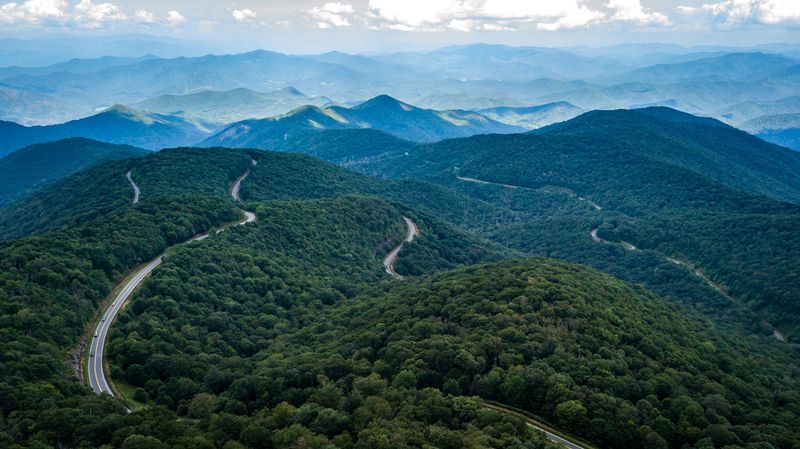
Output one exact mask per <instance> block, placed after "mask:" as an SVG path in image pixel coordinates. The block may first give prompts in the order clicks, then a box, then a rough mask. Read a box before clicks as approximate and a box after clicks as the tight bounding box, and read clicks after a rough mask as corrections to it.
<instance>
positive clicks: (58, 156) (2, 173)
mask: <svg viewBox="0 0 800 449" xmlns="http://www.w3.org/2000/svg"><path fill="white" fill-rule="evenodd" d="M147 153H149V152H148V151H147V150H143V149H141V148H136V147H131V146H127V145H112V144H107V143H103V142H97V141H94V140H89V139H82V138H74V139H66V140H61V141H56V142H50V143H43V144H37V145H32V146H30V147H26V148H23V149H20V150H17V151H15V152H13V153H11V154H9V155H7V156H5V157H3V158H0V207H2V206H4V205H6V204H8V203H9V202H11V201H13V200H14V199H17V198H19V197H21V196H23V195H25V194H26V193H29V192H33V191H35V190H37V189H39V188H41V187H42V186H44V185H47V183H49V182H53V181H57V180H59V179H61V178H64V177H66V176H69V175H71V174H73V173H76V172H78V171H81V170H83V169H86V168H88V167H91V166H93V165H96V164H98V163H100V162H103V161H107V160H119V159H126V158H130V157H137V156H143V155H145V154H147Z"/></svg>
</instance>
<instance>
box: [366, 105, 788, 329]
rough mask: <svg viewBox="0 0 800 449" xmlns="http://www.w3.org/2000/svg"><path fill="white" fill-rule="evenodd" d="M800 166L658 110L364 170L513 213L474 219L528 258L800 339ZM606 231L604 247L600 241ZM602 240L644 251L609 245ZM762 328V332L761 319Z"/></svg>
mask: <svg viewBox="0 0 800 449" xmlns="http://www.w3.org/2000/svg"><path fill="white" fill-rule="evenodd" d="M798 164H800V154H798V153H796V152H793V151H791V150H788V149H785V148H781V147H777V146H775V145H771V144H768V143H766V142H763V141H761V140H759V139H757V138H755V137H752V136H750V135H748V134H746V133H744V132H742V131H739V130H736V129H734V128H732V127H729V126H727V125H724V124H722V123H720V122H717V121H715V120H712V119H707V118H698V117H694V116H691V115H688V114H684V113H680V112H677V111H674V110H669V109H665V108H651V109H642V110H635V111H598V112H592V113H587V114H584V115H582V116H580V117H578V118H575V119H573V120H570V121H568V122H564V123H561V124H558V125H552V126H549V127H545V128H542V129H540V130H537V131H534V132H533V133H532V134H527V135H506V136H503V135H489V136H475V137H470V138H466V139H453V140H446V141H442V142H439V143H435V144H430V145H419V146H416V147H413V148H411V149H408V150H405V152H404V155H396V157H386V158H382V159H379V160H376V161H375V162H374V163H372V164H368V165H369V166H368V167H362V169H363V171H364V172H366V173H370V174H376V175H378V174H379V175H381V176H385V177H389V178H411V179H423V180H427V181H430V182H435V183H439V184H441V185H444V186H447V187H449V188H451V189H455V190H457V191H458V192H460V193H462V194H466V195H469V196H472V197H473V198H476V199H480V200H482V201H485V202H489V203H490V204H494V205H495V206H497V207H503V206H506V207H507V208H509V209H511V210H510V211H508V213H507V214H501V215H499V216H494V217H485V216H484V217H481V216H480V215H476V214H468V212H467V211H465V217H466V216H470V217H471V223H470V221H469V220H466V221H465V223H468V226H471V227H472V228H473V229H475V230H476V231H477V232H479V233H481V234H483V235H484V236H487V237H489V238H491V239H494V240H495V241H498V242H504V243H506V244H507V245H509V246H510V247H512V248H514V249H517V250H520V251H523V252H525V253H526V254H531V255H546V256H557V257H560V258H565V259H567V260H572V261H576V262H581V263H587V264H589V265H592V266H594V267H596V268H599V269H603V270H605V271H608V272H610V273H613V274H614V275H615V276H619V277H621V278H623V279H626V280H630V281H637V282H644V283H645V284H646V285H648V286H649V287H650V288H652V289H654V290H655V291H657V292H659V293H660V294H663V295H668V296H671V297H674V298H683V299H684V300H685V299H687V298H693V299H691V300H690V302H692V303H694V307H698V308H705V309H706V310H708V311H709V313H710V314H712V315H717V316H719V314H722V315H724V314H725V313H727V312H725V310H726V309H731V308H732V309H738V308H740V307H742V306H747V307H749V309H750V310H751V311H753V312H754V313H756V314H757V315H760V316H761V317H763V318H765V319H766V320H767V321H768V322H770V323H771V324H773V325H774V326H777V328H778V329H781V330H784V331H785V332H787V333H789V334H791V335H792V336H794V334H795V333H796V332H797V331H798V328H797V323H798V322H800V321H798V317H800V297H798V296H797V294H796V292H797V291H800V285H798V284H797V277H796V276H795V275H794V273H796V272H800V265H798V261H800V255H798V254H797V251H796V248H797V247H800V246H798V244H800V242H797V243H795V242H796V239H797V237H796V234H795V233H794V232H793V231H791V229H792V228H793V227H794V226H800V206H799V205H798V204H797V202H798V175H797V174H798V173H799V172H798V169H797V167H798ZM581 199H583V201H580V200H581ZM581 203H582V204H583V207H582V208H581V207H578V204H581ZM570 204H573V206H569V205H570ZM590 206H592V207H590ZM594 229H598V230H599V235H600V236H601V238H600V243H598V241H597V240H595V241H593V239H592V238H590V231H592V230H594ZM532 235H535V236H536V238H535V239H533V238H531V237H530V236H532ZM603 235H606V236H607V237H606V240H607V241H612V242H614V241H620V240H621V241H625V242H630V243H632V245H633V247H634V248H635V249H639V250H640V251H625V249H624V248H623V247H622V246H621V245H620V246H618V247H617V248H613V247H610V246H609V245H603V244H602V240H603V238H602V236H603ZM745 235H746V236H747V238H744V236H745ZM755 248H758V250H756V249H755ZM668 258H671V259H674V260H675V259H682V260H688V261H690V262H691V264H692V265H693V266H696V267H698V269H700V270H702V272H705V273H706V274H707V277H709V278H710V279H712V280H716V283H711V284H708V283H707V284H708V285H707V286H713V287H714V288H715V289H718V291H723V292H729V294H728V296H727V297H726V296H717V301H718V302H717V303H716V305H714V306H712V307H710V308H708V306H709V305H710V304H711V303H710V302H708V299H707V298H709V297H714V296H715V295H716V294H715V293H713V292H709V291H706V292H705V293H697V290H696V289H694V288H689V287H688V285H689V284H688V283H687V282H689V281H687V280H682V281H680V282H677V281H676V280H675V279H674V278H671V276H674V275H675V274H670V275H669V276H667V277H665V276H664V273H667V272H670V273H677V271H680V266H679V265H675V266H673V267H669V265H670V262H669V261H670V259H668ZM637 261H638V262H637ZM673 265H674V263H673ZM637 267H638V268H637ZM645 267H647V268H645ZM767 267H769V268H767ZM676 269H678V270H677V271H676ZM685 271H686V272H687V274H690V275H691V274H692V273H693V272H692V271H689V270H685ZM697 281H702V278H701V277H698V278H697ZM720 285H722V287H720ZM692 291H694V293H692ZM764 292H769V293H768V294H764ZM704 297H705V298H706V299H701V298H704ZM729 298H734V300H733V302H731V300H730V299H729ZM751 323H752V326H753V327H752V328H753V329H754V330H756V331H757V332H761V331H758V330H757V329H758V328H760V326H761V325H760V324H758V323H759V321H758V320H753V321H751ZM765 329H769V326H767V327H766V328H765ZM770 333H771V331H770ZM792 338H793V337H792Z"/></svg>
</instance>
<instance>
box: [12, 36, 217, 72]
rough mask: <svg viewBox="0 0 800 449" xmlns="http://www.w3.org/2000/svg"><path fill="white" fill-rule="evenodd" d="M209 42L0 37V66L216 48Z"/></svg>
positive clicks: (190, 52)
mask: <svg viewBox="0 0 800 449" xmlns="http://www.w3.org/2000/svg"><path fill="white" fill-rule="evenodd" d="M215 48H216V47H215V46H214V45H213V44H210V43H209V42H203V43H198V42H193V41H190V40H185V39H176V38H172V37H163V36H152V35H146V34H136V33H133V34H122V35H116V36H113V35H112V36H97V35H93V36H69V35H63V36H48V37H45V38H37V39H0V66H2V67H7V66H25V67H43V66H49V65H53V64H58V63H62V62H64V61H68V60H70V59H75V58H80V59H88V58H101V57H103V56H119V57H130V58H138V57H141V56H142V55H147V54H155V55H157V56H159V57H164V58H174V57H178V56H198V55H203V54H208V52H209V51H214V50H215Z"/></svg>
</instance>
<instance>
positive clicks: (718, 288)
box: [589, 228, 786, 343]
mask: <svg viewBox="0 0 800 449" xmlns="http://www.w3.org/2000/svg"><path fill="white" fill-rule="evenodd" d="M598 230H599V228H595V229H592V231H591V232H590V233H589V235H590V236H591V237H592V240H594V241H595V242H597V243H603V244H610V245H613V244H614V242H610V241H608V240H604V239H602V238H601V237H600V236H598V235H597V231H598ZM619 244H620V245H622V247H623V248H625V249H626V250H628V251H639V249H638V248H636V247H635V246H633V245H632V244H630V243H628V242H625V241H620V242H619ZM664 259H666V260H667V261H668V262H671V263H674V264H675V265H678V266H680V267H683V268H685V269H687V270H689V271H691V272H692V273H693V274H694V275H695V276H697V277H698V278H700V279H701V280H702V281H703V282H705V283H706V284H707V285H708V286H709V287H711V289H712V290H714V291H716V292H717V293H719V294H720V295H722V297H723V298H725V299H727V300H728V301H730V302H732V303H734V304H737V305H740V306H741V303H740V302H739V301H738V300H737V299H736V298H734V297H733V296H731V295H730V294H729V293H728V292H727V291H726V290H725V289H724V288H723V287H722V286H721V285H719V284H717V283H716V282H714V281H713V280H711V278H710V277H708V275H707V274H705V273H704V272H703V271H702V270H700V269H699V268H697V267H695V266H694V265H692V264H691V263H689V262H686V261H684V260H680V259H676V258H674V257H669V256H664ZM742 307H745V306H742ZM762 322H763V323H764V325H765V326H767V327H768V328H769V329H770V330H772V336H773V337H774V338H775V339H776V340H778V341H779V342H782V343H785V342H786V336H785V335H783V333H782V332H781V331H779V330H778V329H777V328H776V327H775V326H773V325H772V324H770V323H769V322H768V321H767V320H764V319H763V318H762Z"/></svg>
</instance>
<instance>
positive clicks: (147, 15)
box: [133, 9, 156, 23]
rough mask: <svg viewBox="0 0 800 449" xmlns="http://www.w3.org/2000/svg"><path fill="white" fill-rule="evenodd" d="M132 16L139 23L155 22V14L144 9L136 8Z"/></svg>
mask: <svg viewBox="0 0 800 449" xmlns="http://www.w3.org/2000/svg"><path fill="white" fill-rule="evenodd" d="M133 17H134V18H135V19H136V21H137V22H139V23H155V22H156V16H155V15H153V13H151V12H150V11H147V10H144V9H137V10H136V12H134V13H133Z"/></svg>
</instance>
